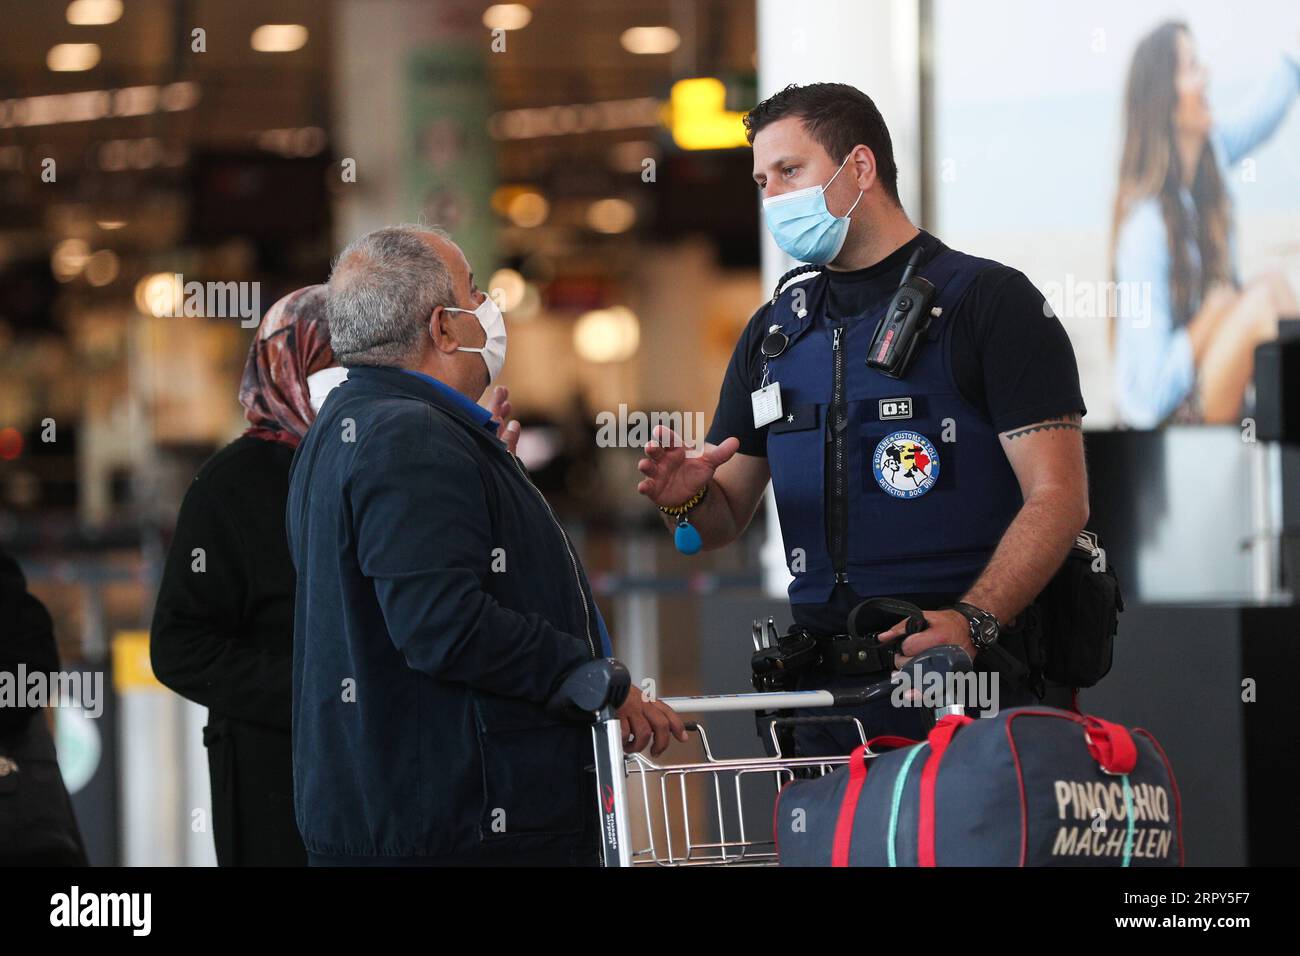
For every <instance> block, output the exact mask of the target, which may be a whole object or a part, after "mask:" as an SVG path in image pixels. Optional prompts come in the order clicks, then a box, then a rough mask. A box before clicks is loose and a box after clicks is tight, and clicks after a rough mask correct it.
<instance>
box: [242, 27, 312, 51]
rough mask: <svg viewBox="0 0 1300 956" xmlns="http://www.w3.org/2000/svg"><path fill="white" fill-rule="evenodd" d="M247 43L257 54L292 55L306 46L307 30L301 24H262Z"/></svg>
mask: <svg viewBox="0 0 1300 956" xmlns="http://www.w3.org/2000/svg"><path fill="white" fill-rule="evenodd" d="M248 42H249V44H250V45H252V47H253V49H254V50H256V51H257V52H258V53H292V52H293V51H294V50H301V49H302V48H303V47H305V46H306V45H307V28H306V27H305V26H303V25H302V24H301V23H264V24H262V25H261V26H260V27H258V28H257V29H256V30H254V31H253V35H252V36H251V37H250V38H249V41H248Z"/></svg>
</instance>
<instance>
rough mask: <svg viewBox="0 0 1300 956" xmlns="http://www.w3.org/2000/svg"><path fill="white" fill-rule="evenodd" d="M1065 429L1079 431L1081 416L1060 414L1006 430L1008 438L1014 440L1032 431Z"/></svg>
mask: <svg viewBox="0 0 1300 956" xmlns="http://www.w3.org/2000/svg"><path fill="white" fill-rule="evenodd" d="M1058 428H1059V429H1066V430H1067V431H1069V430H1073V431H1076V432H1077V431H1080V430H1082V428H1083V425H1082V421H1081V416H1079V415H1077V414H1075V415H1061V416H1059V417H1057V418H1049V419H1047V420H1046V421H1041V422H1038V423H1036V424H1033V425H1026V426H1025V427H1024V428H1017V429H1016V430H1015V431H1009V432H1007V439H1008V440H1015V439H1017V438H1019V437H1021V436H1022V435H1030V434H1032V433H1034V432H1047V431H1053V430H1055V429H1058Z"/></svg>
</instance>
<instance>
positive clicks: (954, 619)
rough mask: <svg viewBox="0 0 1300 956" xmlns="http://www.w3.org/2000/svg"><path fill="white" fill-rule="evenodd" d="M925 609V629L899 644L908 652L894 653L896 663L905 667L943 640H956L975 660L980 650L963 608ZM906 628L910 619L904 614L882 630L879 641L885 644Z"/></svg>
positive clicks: (901, 648) (950, 642) (895, 664)
mask: <svg viewBox="0 0 1300 956" xmlns="http://www.w3.org/2000/svg"><path fill="white" fill-rule="evenodd" d="M922 613H924V614H925V623H926V625H927V627H926V629H925V630H924V631H920V632H918V633H916V634H912V635H910V636H908V637H906V638H903V640H902V642H900V644H899V646H898V652H899V654H906V655H907V656H906V657H901V656H900V657H895V658H894V666H895V667H906V666H907V665H908V664H910V663H911V662H912V658H913V657H915V656H916V655H917V654H920V653H921V652H922V651H925V650H929V649H930V648H932V647H938V646H939V645H940V644H956V645H957V646H958V647H960V648H961V649H962V650H963V651H965V652H966V653H967V654H969V655H970V659H971V660H975V654H976V653H977V651H976V649H975V645H974V644H972V643H971V640H970V623H969V622H968V621H967V620H966V618H965V617H964V616H962V614H961V612H960V611H924V612H922ZM906 630H907V619H906V618H904V619H903V620H901V621H899V622H898V623H897V624H895V625H894V626H893V627H891V628H890V629H889V630H887V631H882V632H881V633H880V638H879V639H880V642H881V643H882V644H884V643H886V642H888V641H891V640H893V639H894V638H896V637H902V635H903V633H904V631H906ZM904 644H906V647H904V646H903V645H904Z"/></svg>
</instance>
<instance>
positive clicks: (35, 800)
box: [0, 550, 86, 866]
mask: <svg viewBox="0 0 1300 956" xmlns="http://www.w3.org/2000/svg"><path fill="white" fill-rule="evenodd" d="M19 665H22V666H23V667H24V668H25V671H26V673H27V674H29V675H30V674H33V673H37V672H40V673H43V674H47V675H49V674H52V673H53V672H55V671H57V670H58V669H59V649H58V645H57V644H56V643H55V640H54V625H53V622H52V621H51V620H50V613H49V611H47V610H46V609H45V605H44V604H42V603H41V602H40V601H39V600H38V599H37V598H36V597H35V596H34V595H33V594H32V593H31V592H29V591H28V590H27V579H26V578H25V577H23V572H22V569H21V568H20V567H19V566H18V562H16V561H14V559H13V558H11V557H10V556H9V555H8V554H6V553H5V552H4V551H2V550H0V673H3V674H6V675H7V677H6V679H7V680H8V681H13V682H14V685H13V686H14V690H15V696H16V699H15V700H14V701H13V702H12V706H10V702H8V701H6V703H5V706H0V866H84V865H85V864H86V851H85V848H84V847H83V846H82V843H81V831H80V830H79V829H78V828H77V821H76V817H75V815H74V814H73V811H72V801H71V800H70V799H69V797H68V791H67V788H66V787H64V785H63V777H62V776H61V774H60V772H59V765H58V761H57V758H56V756H55V752H54V741H53V739H52V738H51V736H50V732H49V729H48V728H47V727H46V726H45V715H44V712H43V709H42V708H41V707H39V706H38V707H28V706H27V694H26V692H25V688H22V687H20V686H19V685H18V684H17V677H18V669H19Z"/></svg>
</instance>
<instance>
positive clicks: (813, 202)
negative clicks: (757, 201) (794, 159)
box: [763, 153, 862, 266]
mask: <svg viewBox="0 0 1300 956" xmlns="http://www.w3.org/2000/svg"><path fill="white" fill-rule="evenodd" d="M851 155H853V154H852V153H850V154H849V156H851ZM848 161H849V157H848V156H845V157H844V162H843V163H840V168H839V169H837V170H835V176H838V175H839V174H840V170H841V169H843V168H844V163H847V162H848ZM835 176H832V177H831V178H830V179H828V180H827V181H826V184H825V185H824V186H809V187H808V188H807V189H796V190H795V191H794V192H789V193H782V194H781V195H779V196H773V197H771V198H770V199H764V200H763V218H764V219H766V220H767V228H768V230H769V231H770V232H771V233H772V238H773V239H775V240H776V244H777V245H778V246H780V247H781V248H782V249H784V250H785V252H786V253H787V254H788V255H790V256H791V257H792V258H794V259H798V260H799V261H800V262H807V263H810V264H811V265H817V266H820V265H825V264H826V263H828V262H830V261H831V260H832V259H834V258H835V257H836V256H837V255H839V254H840V249H841V248H843V246H844V238H845V236H847V235H848V234H849V216H850V215H851V214H852V213H853V210H854V209H856V208H857V207H858V203H859V202H861V201H862V192H861V190H859V192H858V198H857V199H855V200H853V205H852V206H850V207H849V211H848V212H846V213H845V214H844V215H842V216H832V215H831V212H830V210H829V209H827V208H826V190H827V189H828V188H830V185H831V183H833V182H835Z"/></svg>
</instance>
